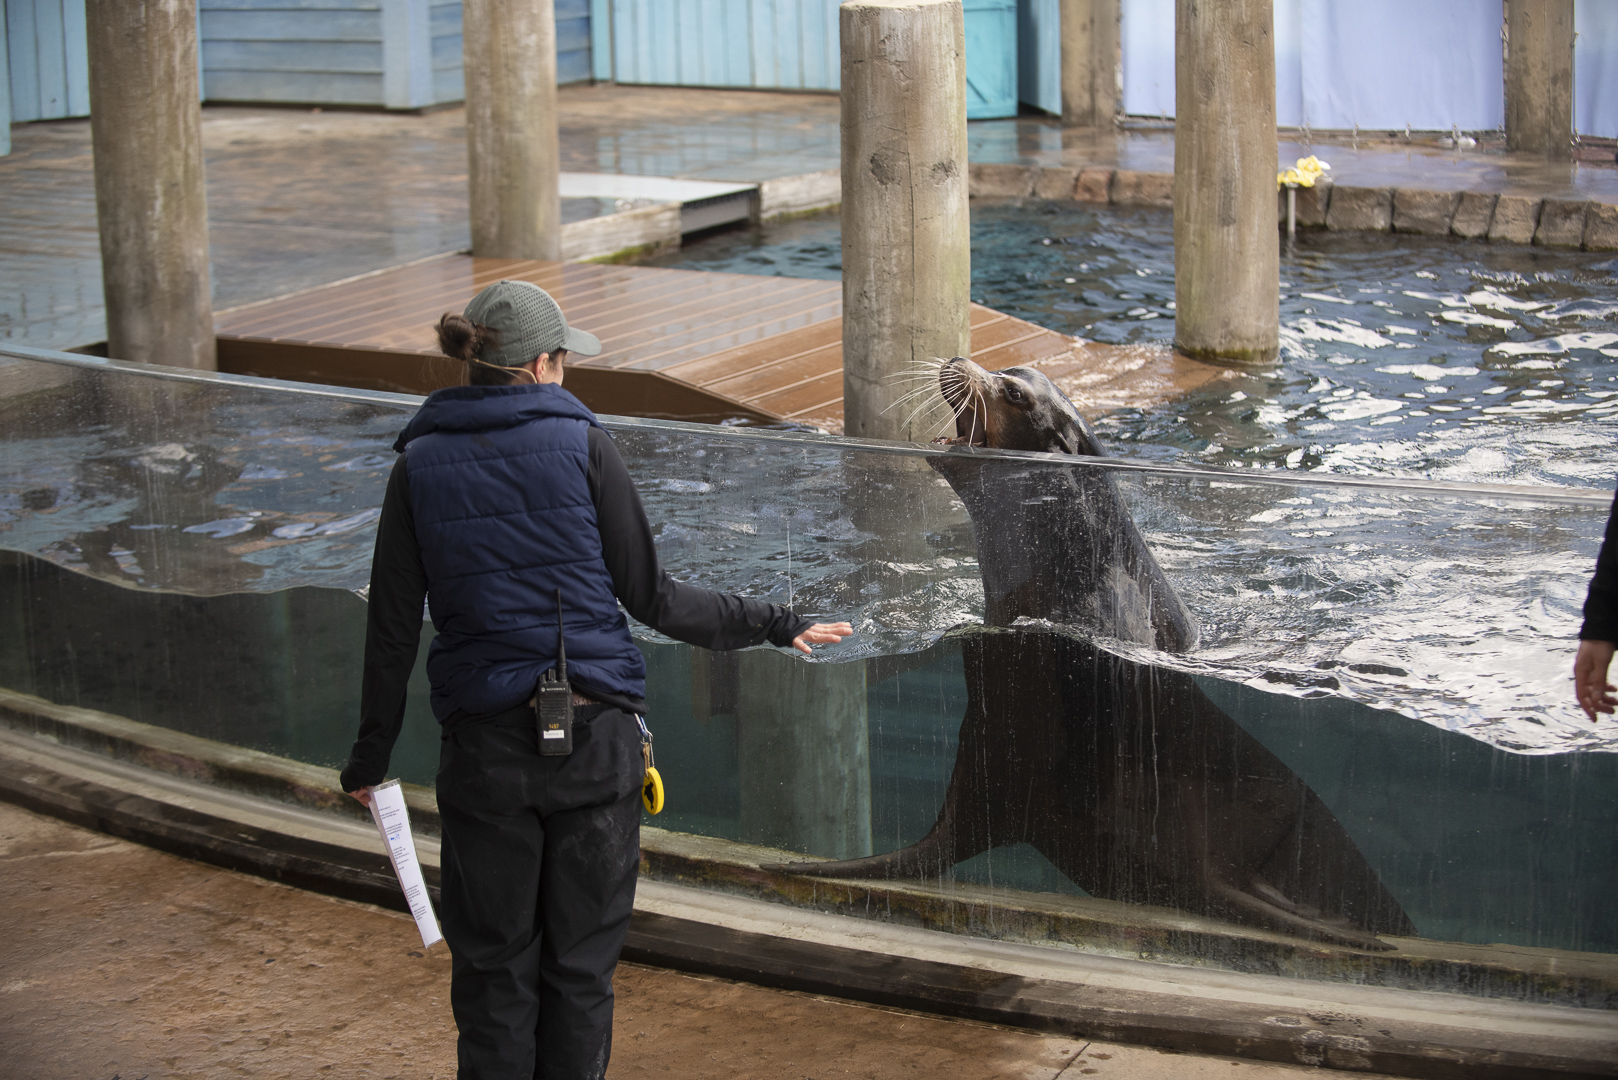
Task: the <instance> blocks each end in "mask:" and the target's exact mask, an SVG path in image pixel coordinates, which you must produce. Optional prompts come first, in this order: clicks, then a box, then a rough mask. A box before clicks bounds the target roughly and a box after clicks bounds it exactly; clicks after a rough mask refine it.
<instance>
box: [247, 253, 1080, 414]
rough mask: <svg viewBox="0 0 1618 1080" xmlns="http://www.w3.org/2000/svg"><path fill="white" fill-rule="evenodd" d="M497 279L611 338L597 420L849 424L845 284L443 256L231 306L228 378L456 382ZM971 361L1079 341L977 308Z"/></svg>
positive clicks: (1001, 363) (582, 392)
mask: <svg viewBox="0 0 1618 1080" xmlns="http://www.w3.org/2000/svg"><path fill="white" fill-rule="evenodd" d="M502 278H511V279H516V280H521V281H532V282H534V283H535V284H536V285H539V286H540V287H541V288H543V289H545V290H546V291H547V292H549V293H550V294H551V295H552V296H554V297H556V300H557V302H558V303H560V304H561V305H562V310H563V311H564V312H566V314H567V318H568V322H569V323H570V324H572V325H575V326H578V327H580V328H581V329H584V330H588V331H590V332H591V333H593V334H595V335H596V336H598V337H599V338H600V339H601V344H602V353H601V355H600V356H596V357H590V358H587V359H586V358H580V359H579V360H578V361H576V362H575V361H573V360H572V359H571V358H570V360H569V363H568V370H567V386H568V389H570V390H572V391H573V392H574V393H575V394H577V395H578V396H579V398H580V399H581V400H582V401H584V403H585V404H586V405H588V406H589V407H590V408H591V409H594V410H595V411H597V412H601V413H608V414H617V415H629V416H649V417H660V418H668V419H679V420H702V421H718V420H722V419H725V418H727V417H747V418H750V419H753V420H757V421H765V422H770V421H781V420H792V421H798V422H801V423H806V424H813V425H816V426H819V427H823V428H825V429H827V430H829V431H841V430H842V422H843V345H842V288H841V286H840V285H839V284H838V283H837V282H835V281H816V280H807V279H802V278H784V277H762V276H754V275H747V274H718V273H704V272H700V271H692V270H667V269H659V268H652V267H638V266H602V265H596V264H592V263H547V262H532V261H522V260H510V259H476V258H472V257H471V256H466V255H444V256H440V257H437V258H433V259H428V260H425V261H423V262H419V263H415V264H412V265H409V266H403V267H397V268H394V269H391V270H384V271H380V272H378V273H375V274H369V275H366V276H364V277H361V278H355V279H352V280H349V281H346V282H339V283H338V284H335V285H330V286H326V287H323V288H318V289H313V290H310V291H308V292H304V293H299V294H296V295H293V296H288V297H281V298H278V299H275V300H268V301H264V302H263V303H259V304H254V305H251V306H248V307H243V308H237V309H235V310H232V311H228V312H224V313H222V314H221V315H220V316H219V318H218V334H219V366H220V369H221V370H223V371H229V372H235V373H238V374H247V375H263V376H269V377H273V378H283V379H297V380H300V381H304V382H318V383H327V384H335V385H340V386H354V387H361V388H368V389H376V390H395V391H404V392H409V393H427V392H430V391H431V390H434V389H436V388H438V387H440V386H445V385H450V384H453V383H455V382H458V381H459V377H460V367H459V365H458V364H454V363H451V362H450V361H448V360H446V359H444V358H443V357H440V356H438V353H437V349H436V347H435V345H434V343H433V333H432V327H433V325H434V324H435V323H436V322H437V321H438V318H439V316H441V315H442V314H443V313H444V312H446V311H460V310H461V309H462V308H464V307H465V306H466V302H467V301H468V300H469V299H471V297H472V296H473V295H474V294H475V293H476V292H477V291H478V290H479V289H482V288H483V287H484V286H486V285H488V284H490V283H491V282H495V281H499V280H501V279H502ZM971 318H972V323H971V325H972V358H973V359H974V360H976V361H977V362H978V363H980V364H982V365H983V366H985V367H988V368H992V369H1000V368H1007V367H1014V366H1016V365H1019V364H1030V363H1038V364H1040V365H1041V366H1044V367H1047V368H1050V367H1051V366H1052V365H1054V366H1055V367H1066V366H1069V365H1070V363H1071V360H1072V358H1073V357H1074V356H1075V354H1076V352H1077V351H1078V349H1079V348H1080V342H1078V341H1077V339H1074V338H1070V337H1068V336H1066V335H1064V334H1059V333H1056V332H1054V331H1051V330H1046V329H1044V328H1042V327H1039V326H1035V325H1034V324H1033V323H1029V322H1024V321H1023V320H1021V319H1014V318H1012V317H1010V316H1008V315H1004V314H1001V313H1000V312H997V311H994V310H992V309H990V308H986V307H983V306H981V305H978V304H973V305H972V316H971Z"/></svg>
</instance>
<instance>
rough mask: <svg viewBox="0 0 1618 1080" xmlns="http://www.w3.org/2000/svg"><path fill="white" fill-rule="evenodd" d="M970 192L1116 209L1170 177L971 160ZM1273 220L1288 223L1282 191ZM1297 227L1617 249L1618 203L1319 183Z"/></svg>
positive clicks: (1154, 201) (1165, 186) (1159, 200)
mask: <svg viewBox="0 0 1618 1080" xmlns="http://www.w3.org/2000/svg"><path fill="white" fill-rule="evenodd" d="M968 176H969V184H970V190H971V194H972V195H973V196H974V197H991V198H992V197H998V198H1038V199H1073V200H1076V201H1078V202H1096V203H1111V204H1112V205H1114V206H1160V207H1172V206H1173V205H1174V174H1173V173H1164V172H1135V171H1132V170H1129V169H1111V168H1104V167H1084V168H1076V167H1062V168H1046V167H1040V166H1038V165H984V164H974V165H971V166H970V167H969V169H968ZM1276 220H1277V223H1278V224H1280V225H1283V226H1284V225H1285V223H1286V193H1285V192H1284V191H1283V192H1279V193H1278V198H1277V210H1276ZM1297 221H1298V227H1299V228H1306V229H1329V230H1333V231H1364V232H1399V233H1413V234H1417V235H1426V236H1446V235H1448V236H1459V237H1462V238H1464V239H1469V240H1481V239H1489V240H1494V241H1499V242H1502V243H1509V244H1536V245H1539V246H1541V247H1556V248H1582V249H1583V250H1585V251H1618V206H1615V205H1613V204H1611V203H1604V202H1595V201H1580V200H1572V199H1542V198H1535V197H1533V196H1527V195H1496V194H1494V193H1493V192H1476V191H1466V192H1461V191H1426V190H1421V189H1417V188H1387V187H1381V188H1368V187H1356V186H1354V185H1351V184H1321V185H1318V186H1316V187H1313V188H1299V189H1298V197H1297Z"/></svg>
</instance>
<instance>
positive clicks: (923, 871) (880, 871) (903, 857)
mask: <svg viewBox="0 0 1618 1080" xmlns="http://www.w3.org/2000/svg"><path fill="white" fill-rule="evenodd" d="M937 833H938V831H937V830H936V829H935V830H933V832H930V833H928V834H927V835H926V836H925V837H923V838H922V839H920V840H918V841H917V842H916V843H914V844H911V845H910V846H909V847H907V848H900V849H899V850H898V851H890V852H888V853H887V854H886V855H870V856H867V857H865V858H863V859H843V860H840V861H837V862H794V863H762V864H760V869H763V870H773V871H777V872H780V873H787V874H803V875H805V876H806V877H825V878H859V879H865V880H870V879H884V880H892V879H894V878H911V879H916V878H930V877H939V876H942V875H943V874H947V873H948V872H949V871H950V869H951V868H953V867H954V865H955V862H956V860H955V859H954V858H952V857H950V853H949V852H948V851H947V850H946V848H947V846H948V845H946V844H945V843H944V842H943V840H941V839H940V838H939V837H938V835H937Z"/></svg>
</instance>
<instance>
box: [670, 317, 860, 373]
mask: <svg viewBox="0 0 1618 1080" xmlns="http://www.w3.org/2000/svg"><path fill="white" fill-rule="evenodd" d="M842 341H843V320H842V318H841V317H838V318H834V319H824V320H822V321H820V322H818V323H814V324H812V325H810V326H807V327H805V328H804V329H802V330H799V331H795V332H794V333H793V334H792V340H791V341H789V342H787V343H786V344H787V346H788V348H789V349H795V350H796V351H788V352H786V353H783V352H782V351H781V349H780V345H779V344H778V343H776V341H775V339H773V338H765V339H763V340H762V341H757V342H752V343H749V344H747V345H742V346H739V347H737V348H735V349H726V350H724V351H723V352H717V353H713V354H712V355H709V356H704V357H699V358H697V359H695V360H687V361H685V362H684V363H681V364H674V365H670V366H669V367H665V368H663V369H662V370H663V372H664V373H665V374H667V375H673V376H676V377H677V378H681V379H686V380H688V381H690V382H694V383H699V384H706V383H710V382H712V381H714V380H716V379H723V378H729V377H730V376H732V375H735V374H737V373H738V372H742V371H751V370H755V369H761V368H766V367H769V366H771V365H773V364H779V363H786V362H788V361H790V360H792V359H793V358H794V357H797V356H800V355H802V354H804V353H807V352H811V351H813V350H815V349H819V348H822V347H825V346H828V345H836V346H838V347H841V345H842ZM838 363H842V359H841V357H839V359H838Z"/></svg>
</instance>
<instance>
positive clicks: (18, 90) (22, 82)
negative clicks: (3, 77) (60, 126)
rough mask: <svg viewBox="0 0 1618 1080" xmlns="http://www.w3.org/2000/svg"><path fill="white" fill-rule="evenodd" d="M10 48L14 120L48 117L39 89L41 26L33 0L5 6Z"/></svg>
mask: <svg viewBox="0 0 1618 1080" xmlns="http://www.w3.org/2000/svg"><path fill="white" fill-rule="evenodd" d="M5 23H6V41H5V44H6V48H7V52H8V54H9V66H10V68H11V80H10V83H11V112H10V114H9V116H8V117H7V121H8V125H7V126H8V127H9V125H10V122H13V121H14V122H16V123H23V122H26V121H29V120H44V119H46V116H45V112H44V103H43V102H41V101H40V93H39V47H38V45H37V44H35V43H36V42H37V41H38V40H39V29H38V26H37V25H36V24H35V20H34V3H33V0H22V2H21V3H8V4H7V5H6V7H5Z"/></svg>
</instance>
